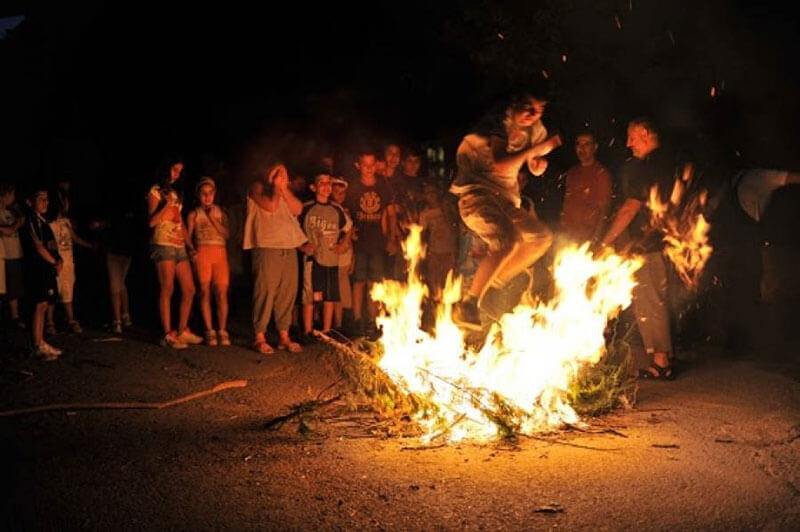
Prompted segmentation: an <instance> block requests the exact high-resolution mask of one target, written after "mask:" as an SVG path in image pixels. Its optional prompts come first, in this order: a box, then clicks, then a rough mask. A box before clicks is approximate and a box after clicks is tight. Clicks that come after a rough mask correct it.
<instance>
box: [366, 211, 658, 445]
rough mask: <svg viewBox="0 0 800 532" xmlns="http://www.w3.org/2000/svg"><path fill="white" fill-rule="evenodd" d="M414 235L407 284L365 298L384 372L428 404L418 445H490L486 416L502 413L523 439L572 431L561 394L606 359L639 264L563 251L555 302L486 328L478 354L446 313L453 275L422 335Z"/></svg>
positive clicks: (454, 295)
mask: <svg viewBox="0 0 800 532" xmlns="http://www.w3.org/2000/svg"><path fill="white" fill-rule="evenodd" d="M420 231H421V230H420V228H419V227H417V226H413V227H412V228H411V233H410V235H409V237H408V240H407V242H406V244H405V246H404V251H405V255H406V258H407V260H408V261H409V273H408V279H407V282H406V283H401V282H397V281H385V282H383V283H379V284H376V285H375V286H374V287H373V290H372V292H371V296H372V298H373V299H374V300H377V301H379V302H381V303H382V304H383V309H384V310H383V312H382V315H381V317H380V318H379V319H378V322H379V324H380V325H381V327H382V329H383V336H382V338H381V342H382V343H383V346H384V351H385V354H384V355H383V357H382V358H381V360H380V361H379V365H380V367H381V368H382V369H383V370H384V371H385V372H386V373H387V374H388V375H389V376H390V377H391V378H392V379H393V381H394V382H395V383H396V384H397V385H398V386H399V387H400V388H401V389H402V390H404V391H405V392H406V393H408V394H413V395H416V396H417V397H421V398H425V399H427V400H428V401H429V402H430V403H431V404H433V405H434V407H433V408H432V409H429V410H428V411H425V412H418V413H417V421H418V422H419V424H420V425H421V426H422V427H423V428H424V429H425V431H426V436H425V438H423V439H424V440H429V439H430V438H432V437H434V436H435V435H437V434H443V435H446V436H447V438H448V439H449V440H450V441H459V440H464V439H472V440H478V441H482V440H487V439H491V438H494V437H496V436H497V435H498V427H497V425H496V424H495V423H493V422H492V412H493V411H497V409H498V408H499V407H498V405H500V404H502V405H504V408H503V412H504V414H507V416H509V417H510V418H511V419H512V420H513V424H514V427H515V430H516V431H518V432H521V433H524V434H532V433H535V432H538V431H542V430H548V429H552V428H554V427H558V426H561V425H563V424H564V423H576V422H578V421H579V419H578V416H577V414H576V413H575V411H574V410H573V409H572V407H571V406H570V405H569V404H568V403H567V400H566V393H567V390H568V388H569V387H570V385H571V383H572V382H573V381H574V379H575V378H576V376H577V374H578V371H579V370H580V369H581V368H582V367H583V366H584V365H587V364H595V363H597V362H598V361H599V360H600V359H601V357H602V356H603V355H604V354H605V339H604V335H603V333H604V330H605V327H606V325H607V323H608V321H609V319H611V318H612V317H614V316H615V315H616V314H617V313H618V312H620V310H622V309H623V308H625V307H627V306H628V305H630V303H631V297H632V296H631V294H632V290H633V287H634V286H635V281H634V272H635V271H636V270H637V269H639V268H640V267H641V265H642V262H641V260H640V259H639V258H632V259H626V258H623V257H621V256H619V255H616V254H613V253H612V252H611V251H608V250H607V251H604V252H603V253H602V254H601V255H599V256H593V255H592V254H591V253H590V252H589V251H588V244H584V245H583V246H581V247H578V246H576V245H571V246H569V247H566V248H564V249H562V250H560V251H559V252H558V254H557V257H556V260H555V265H554V277H555V296H554V297H553V299H552V300H550V301H548V302H541V301H532V300H530V298H527V300H525V301H523V302H522V303H521V304H520V305H518V306H517V307H516V308H515V309H514V310H513V312H511V313H509V314H506V315H504V316H503V317H502V318H501V320H500V323H499V324H496V325H494V326H493V327H492V329H491V332H490V336H489V338H490V340H489V341H487V342H486V344H485V345H484V347H483V348H482V349H481V350H480V351H479V352H475V351H473V350H471V349H470V348H468V347H467V346H466V344H465V341H464V336H463V333H462V331H461V330H460V329H459V328H458V327H457V326H456V325H455V323H453V320H452V316H451V308H452V305H453V303H455V302H456V301H458V300H459V298H460V293H461V287H460V279H454V278H453V276H452V274H451V275H450V276H448V280H447V285H446V287H445V290H444V300H443V304H442V305H440V306H439V308H438V309H437V320H436V326H435V328H434V330H433V332H432V333H428V332H426V331H423V330H422V329H421V328H420V323H421V318H422V311H421V309H422V301H423V299H424V298H425V297H426V295H427V287H426V286H425V285H424V284H423V283H422V282H421V281H420V279H419V276H418V275H417V268H418V265H419V260H420V256H421V254H422V253H423V245H422V243H421V240H420Z"/></svg>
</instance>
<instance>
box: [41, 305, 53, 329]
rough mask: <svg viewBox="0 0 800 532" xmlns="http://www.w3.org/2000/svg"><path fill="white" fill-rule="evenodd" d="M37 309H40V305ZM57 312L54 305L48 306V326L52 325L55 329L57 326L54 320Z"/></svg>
mask: <svg viewBox="0 0 800 532" xmlns="http://www.w3.org/2000/svg"><path fill="white" fill-rule="evenodd" d="M36 308H37V309H38V308H39V307H38V305H37V307H36ZM55 312H56V306H55V305H53V304H52V303H48V304H47V313H46V315H47V325H52V326H53V327H55V326H56V322H55V318H54V315H55Z"/></svg>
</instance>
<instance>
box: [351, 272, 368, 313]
mask: <svg viewBox="0 0 800 532" xmlns="http://www.w3.org/2000/svg"><path fill="white" fill-rule="evenodd" d="M364 285H366V283H365V282H364V281H356V282H355V283H353V318H354V319H355V320H356V322H359V321H361V317H362V314H363V310H364Z"/></svg>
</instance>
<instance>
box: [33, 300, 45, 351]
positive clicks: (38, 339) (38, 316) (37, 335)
mask: <svg viewBox="0 0 800 532" xmlns="http://www.w3.org/2000/svg"><path fill="white" fill-rule="evenodd" d="M47 310H48V304H47V302H42V303H37V304H36V309H35V310H34V311H33V323H32V324H31V326H32V328H33V331H31V332H32V333H33V345H34V346H35V347H37V348H38V347H39V346H40V345H42V342H44V319H45V314H47Z"/></svg>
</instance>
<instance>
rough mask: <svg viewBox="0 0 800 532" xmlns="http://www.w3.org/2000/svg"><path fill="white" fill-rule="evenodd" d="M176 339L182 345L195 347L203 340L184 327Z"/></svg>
mask: <svg viewBox="0 0 800 532" xmlns="http://www.w3.org/2000/svg"><path fill="white" fill-rule="evenodd" d="M178 339H179V340H180V341H181V342H183V343H184V344H191V345H197V344H202V343H203V339H202V338H200V337H199V336H197V335H196V334H195V333H193V332H192V331H190V330H189V327H186V328H185V329H184V330H183V331H181V333H180V334H179V335H178Z"/></svg>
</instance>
